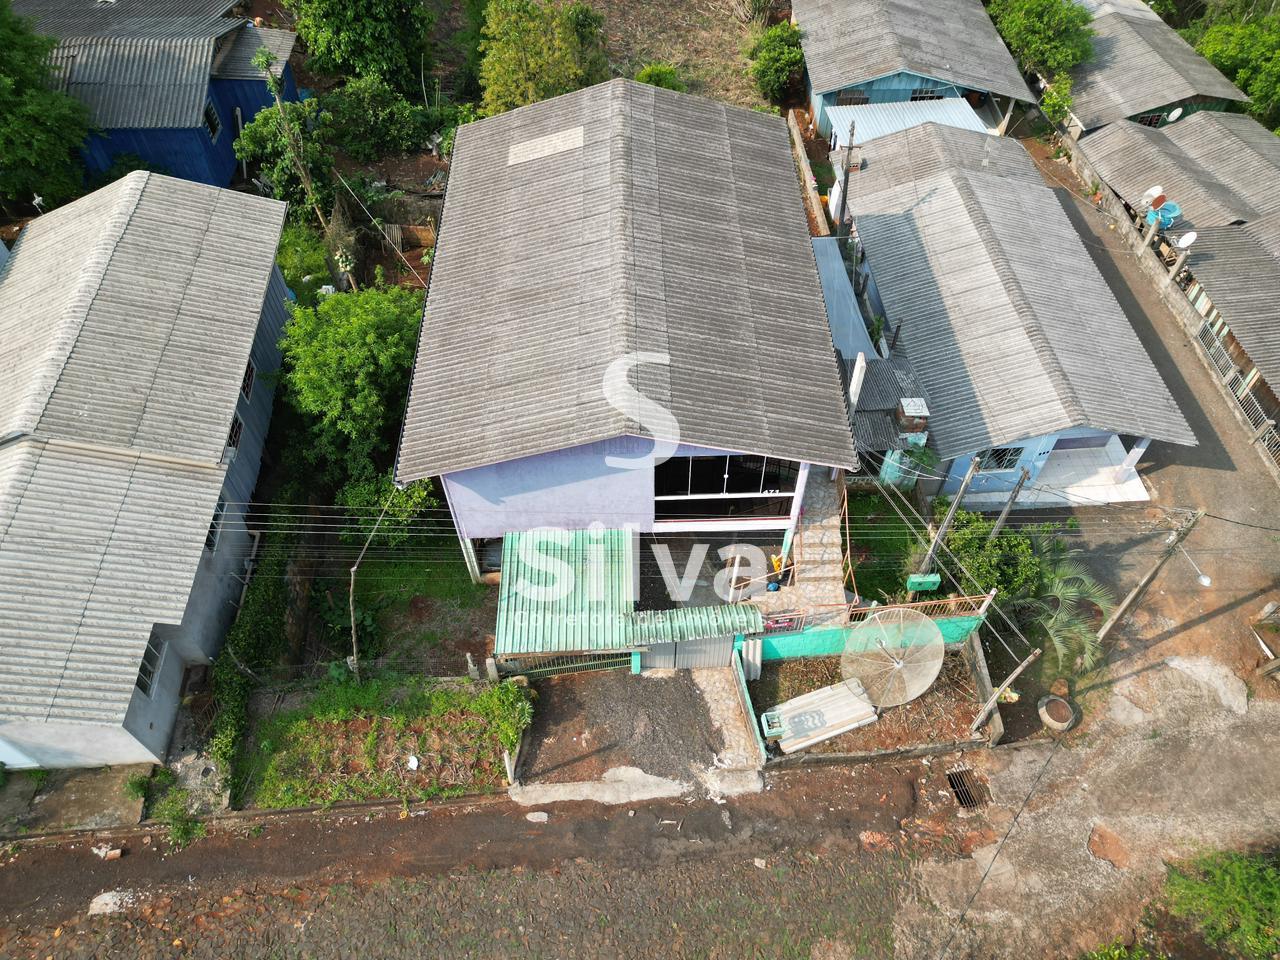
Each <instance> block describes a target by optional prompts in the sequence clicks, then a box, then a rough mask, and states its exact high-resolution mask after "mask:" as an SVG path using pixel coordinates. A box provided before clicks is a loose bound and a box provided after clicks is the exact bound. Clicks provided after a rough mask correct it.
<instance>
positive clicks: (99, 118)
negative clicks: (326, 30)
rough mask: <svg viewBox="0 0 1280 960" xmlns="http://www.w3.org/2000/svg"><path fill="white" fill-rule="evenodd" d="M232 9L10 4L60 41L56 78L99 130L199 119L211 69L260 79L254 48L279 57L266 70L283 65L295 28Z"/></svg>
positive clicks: (133, 2)
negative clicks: (267, 24)
mask: <svg viewBox="0 0 1280 960" xmlns="http://www.w3.org/2000/svg"><path fill="white" fill-rule="evenodd" d="M230 8H231V4H229V3H227V2H225V0H212V2H208V0H206V2H205V3H204V4H203V5H197V8H196V9H194V10H193V9H191V4H189V3H182V2H172V0H114V2H112V3H94V2H85V3H67V2H65V0H16V2H15V3H14V9H15V10H17V11H18V12H19V13H21V14H24V15H27V16H30V17H32V18H33V19H34V20H35V22H36V27H37V29H38V30H40V31H41V32H43V33H47V34H50V35H52V36H55V37H57V38H58V39H59V43H58V46H57V48H56V49H55V50H54V52H53V55H52V58H51V59H52V63H53V67H54V73H55V76H56V77H57V78H58V81H59V83H60V84H61V87H62V89H64V90H65V91H66V92H67V93H69V94H70V95H71V96H73V97H75V98H76V99H77V100H80V101H81V102H82V103H84V104H85V105H86V106H88V108H89V114H90V119H91V121H92V123H93V124H94V125H95V126H97V127H100V128H102V129H104V130H120V129H140V128H153V129H155V128H158V129H165V128H184V127H196V126H199V125H200V124H201V122H202V118H203V115H204V106H205V102H206V100H207V98H208V91H209V78H210V76H217V77H226V78H236V79H243V78H251V79H252V78H257V77H258V76H260V74H258V72H257V71H256V70H254V69H253V67H252V65H251V64H250V62H249V61H250V60H251V59H252V57H253V54H254V53H255V52H256V51H257V49H258V47H260V46H266V47H268V48H269V49H271V50H272V52H273V53H275V54H276V60H277V65H276V66H275V68H274V70H273V72H275V73H277V75H278V74H279V73H280V72H281V71H283V69H284V62H285V61H286V60H287V59H288V55H289V53H290V52H291V51H292V49H293V42H294V35H293V34H292V33H290V32H289V31H287V30H270V29H266V28H258V27H254V25H253V24H251V23H249V22H248V21H245V20H238V19H234V18H230V17H227V16H225V14H226V13H227V11H228V10H229V9H230Z"/></svg>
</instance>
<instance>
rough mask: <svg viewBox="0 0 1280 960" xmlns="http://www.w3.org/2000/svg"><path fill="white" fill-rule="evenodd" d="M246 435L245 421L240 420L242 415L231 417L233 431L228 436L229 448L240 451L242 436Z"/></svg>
mask: <svg viewBox="0 0 1280 960" xmlns="http://www.w3.org/2000/svg"><path fill="white" fill-rule="evenodd" d="M242 433H244V421H243V420H241V419H240V414H238V413H236V414H232V415H231V431H230V432H229V433H228V434H227V446H228V447H234V448H235V449H236V450H239V449H240V435H241V434H242Z"/></svg>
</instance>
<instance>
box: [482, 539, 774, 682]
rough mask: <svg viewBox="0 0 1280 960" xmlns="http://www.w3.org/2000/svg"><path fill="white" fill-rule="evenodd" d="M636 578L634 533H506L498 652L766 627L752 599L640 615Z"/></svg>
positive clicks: (609, 646)
mask: <svg viewBox="0 0 1280 960" xmlns="http://www.w3.org/2000/svg"><path fill="white" fill-rule="evenodd" d="M636 580H637V577H636V542H635V535H634V534H633V533H631V532H629V531H626V530H575V531H565V530H532V531H529V532H526V533H508V534H507V535H506V536H505V537H504V538H503V541H502V581H501V586H500V588H499V591H498V623H497V630H496V634H495V639H494V654H495V656H500V657H501V656H515V655H520V654H564V653H590V652H596V651H607V650H630V649H635V648H637V647H644V646H649V645H651V644H655V643H669V642H672V641H680V640H697V639H701V638H703V637H720V636H724V635H726V634H738V633H756V632H759V631H760V630H762V629H763V628H764V620H763V617H762V615H761V613H760V610H759V609H758V608H757V607H755V606H753V605H751V604H729V605H725V606H715V607H680V608H677V609H675V610H647V611H641V612H636V609H635V605H636V599H637V582H636Z"/></svg>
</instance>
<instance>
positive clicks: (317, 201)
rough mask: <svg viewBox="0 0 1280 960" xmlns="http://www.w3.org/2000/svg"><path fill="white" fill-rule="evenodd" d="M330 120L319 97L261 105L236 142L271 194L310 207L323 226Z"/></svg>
mask: <svg viewBox="0 0 1280 960" xmlns="http://www.w3.org/2000/svg"><path fill="white" fill-rule="evenodd" d="M329 123H330V118H329V114H328V112H327V111H325V110H324V109H323V107H322V106H321V104H320V101H319V100H316V99H314V98H313V99H310V100H302V101H299V102H297V103H281V104H279V105H278V107H277V108H276V109H274V110H259V111H258V115H257V116H255V117H254V118H253V120H252V122H250V123H249V124H248V125H247V126H246V127H245V128H244V132H242V133H241V134H240V136H239V137H237V138H236V142H235V144H234V150H235V154H236V157H237V158H238V159H240V160H246V161H248V162H249V163H256V164H258V167H259V172H260V175H261V177H262V179H263V181H264V182H265V183H266V184H267V186H268V187H269V188H270V190H271V195H272V196H273V197H275V198H276V199H277V200H287V201H288V202H289V203H291V204H293V206H294V208H295V210H296V209H298V208H305V207H308V206H310V207H311V208H312V209H314V210H315V213H316V216H317V218H318V219H319V222H320V224H321V225H322V226H327V224H326V220H325V217H324V213H323V211H324V210H325V209H326V208H328V207H329V206H331V205H332V204H333V185H332V181H331V180H330V179H329V177H330V171H331V170H332V169H333V148H332V147H331V146H330V145H329V143H328V138H329V132H328V126H329Z"/></svg>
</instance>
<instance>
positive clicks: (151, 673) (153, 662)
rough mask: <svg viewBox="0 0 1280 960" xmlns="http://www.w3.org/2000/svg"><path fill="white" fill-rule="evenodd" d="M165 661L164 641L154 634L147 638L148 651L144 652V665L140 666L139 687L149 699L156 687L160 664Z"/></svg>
mask: <svg viewBox="0 0 1280 960" xmlns="http://www.w3.org/2000/svg"><path fill="white" fill-rule="evenodd" d="M163 659H164V641H163V640H161V639H160V638H159V637H157V636H156V635H155V634H154V633H153V634H151V636H150V637H148V638H147V649H146V650H144V651H142V663H141V664H139V666H138V679H137V681H136V684H137V687H138V689H139V690H141V691H142V692H143V693H144V694H146V695H147V696H148V697H149V696H151V690H152V688H153V687H154V686H155V682H156V675H157V674H158V673H159V672H160V663H161V661H162V660H163Z"/></svg>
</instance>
